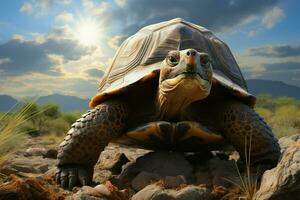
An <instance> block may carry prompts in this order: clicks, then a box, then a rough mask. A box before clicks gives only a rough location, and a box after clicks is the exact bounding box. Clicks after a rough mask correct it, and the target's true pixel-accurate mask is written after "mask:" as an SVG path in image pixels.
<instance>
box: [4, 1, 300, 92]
mask: <svg viewBox="0 0 300 200" xmlns="http://www.w3.org/2000/svg"><path fill="white" fill-rule="evenodd" d="M299 8H300V1H297V0H264V1H261V0H253V1H242V0H222V1H219V0H199V1H196V0H164V1H159V0H106V1H105V0H101V1H100V0H98V1H91V0H11V1H9V0H6V1H0V93H1V94H9V95H12V96H15V97H24V96H32V95H47V94H53V93H60V94H67V95H75V96H79V97H82V98H90V97H91V96H93V95H94V93H95V92H96V89H97V82H98V80H99V79H100V78H101V76H102V75H103V73H104V71H105V68H106V67H107V66H108V65H109V63H110V62H111V59H112V57H113V55H114V53H115V52H116V49H117V47H118V46H119V45H120V43H121V42H122V41H123V40H124V39H125V38H126V37H128V36H130V35H132V34H134V33H135V32H137V31H138V30H139V29H140V28H141V27H143V26H146V25H149V24H152V23H157V22H160V21H164V20H169V19H172V18H176V17H181V18H184V19H185V20H187V21H190V22H193V23H196V24H199V25H201V26H204V27H206V28H208V29H210V30H211V31H213V32H214V33H215V34H216V35H217V36H218V37H219V38H221V39H222V40H223V41H224V42H226V43H227V44H228V45H229V47H230V48H231V50H232V52H233V54H234V56H235V58H236V60H237V62H238V64H239V65H240V67H241V69H242V72H243V74H244V75H245V77H246V79H252V78H257V79H269V80H280V81H283V82H285V83H288V84H292V85H297V86H300V38H299V36H300V22H299V20H300V14H299Z"/></svg>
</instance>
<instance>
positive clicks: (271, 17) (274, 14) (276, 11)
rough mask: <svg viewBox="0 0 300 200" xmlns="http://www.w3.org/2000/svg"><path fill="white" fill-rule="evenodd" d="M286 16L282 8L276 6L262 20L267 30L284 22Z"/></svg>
mask: <svg viewBox="0 0 300 200" xmlns="http://www.w3.org/2000/svg"><path fill="white" fill-rule="evenodd" d="M284 15H285V14H284V11H283V10H282V9H281V8H280V7H278V6H275V7H274V8H273V9H272V10H270V11H269V12H267V13H266V14H265V16H264V17H263V19H262V23H263V25H264V26H265V27H266V28H272V27H273V26H274V25H275V24H277V23H278V22H280V21H281V20H282V18H283V17H284Z"/></svg>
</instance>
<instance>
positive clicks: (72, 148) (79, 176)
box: [56, 102, 127, 189]
mask: <svg viewBox="0 0 300 200" xmlns="http://www.w3.org/2000/svg"><path fill="white" fill-rule="evenodd" d="M126 118H127V109H126V106H125V105H123V104H120V103H117V102H107V103H103V104H100V105H98V106H97V107H96V108H94V109H92V110H90V111H88V112H87V113H86V114H84V115H82V117H81V118H80V119H78V120H77V121H76V122H75V123H74V124H73V125H72V128H71V129H70V130H69V132H68V133H67V135H66V137H65V138H64V141H63V142H62V143H61V144H60V150H59V152H58V156H57V159H58V172H57V174H56V179H57V182H58V183H60V184H61V186H62V187H69V189H72V188H73V187H74V186H76V185H78V184H81V185H87V184H89V183H90V182H91V181H92V177H93V166H94V165H95V163H96V162H97V160H98V158H99V155H100V153H101V151H102V150H103V149H104V147H105V146H106V145H107V144H108V142H109V141H110V140H111V139H113V138H115V137H118V136H119V135H120V134H121V133H122V131H123V130H124V128H125V120H126Z"/></svg>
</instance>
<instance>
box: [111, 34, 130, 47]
mask: <svg viewBox="0 0 300 200" xmlns="http://www.w3.org/2000/svg"><path fill="white" fill-rule="evenodd" d="M125 39H126V36H125V35H116V36H113V37H111V39H110V40H108V42H107V44H108V46H109V47H111V48H112V49H118V48H119V46H120V45H121V43H122V42H123V41H124V40H125Z"/></svg>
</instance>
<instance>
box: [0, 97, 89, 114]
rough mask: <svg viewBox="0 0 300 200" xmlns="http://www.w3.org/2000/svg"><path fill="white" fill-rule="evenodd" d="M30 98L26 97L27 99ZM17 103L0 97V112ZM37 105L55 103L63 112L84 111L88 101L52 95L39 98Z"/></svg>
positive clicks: (14, 100)
mask: <svg viewBox="0 0 300 200" xmlns="http://www.w3.org/2000/svg"><path fill="white" fill-rule="evenodd" d="M28 98H30V97H27V98H26V99H28ZM18 102H19V101H18V100H16V99H15V98H13V97H10V96H8V95H0V112H6V111H8V110H9V109H10V108H11V107H12V106H14V105H15V104H16V103H18ZM37 103H38V104H45V103H56V104H57V105H58V106H59V108H60V110H61V111H63V112H66V111H86V110H88V109H89V100H88V99H81V98H79V97H75V96H67V95H60V94H53V95H49V96H41V97H40V98H39V99H38V101H37Z"/></svg>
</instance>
